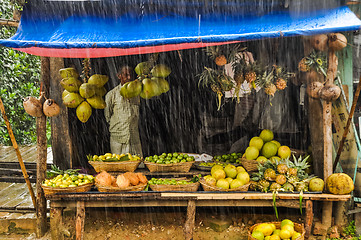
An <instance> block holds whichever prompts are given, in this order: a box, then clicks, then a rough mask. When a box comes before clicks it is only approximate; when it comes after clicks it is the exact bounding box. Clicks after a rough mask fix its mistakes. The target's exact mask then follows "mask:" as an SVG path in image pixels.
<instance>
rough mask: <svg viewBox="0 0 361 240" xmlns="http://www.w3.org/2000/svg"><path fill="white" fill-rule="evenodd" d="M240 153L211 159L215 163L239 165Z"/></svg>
mask: <svg viewBox="0 0 361 240" xmlns="http://www.w3.org/2000/svg"><path fill="white" fill-rule="evenodd" d="M241 157H242V153H230V154H223V155H216V156H214V157H213V160H214V161H216V162H225V163H241V160H240V159H241Z"/></svg>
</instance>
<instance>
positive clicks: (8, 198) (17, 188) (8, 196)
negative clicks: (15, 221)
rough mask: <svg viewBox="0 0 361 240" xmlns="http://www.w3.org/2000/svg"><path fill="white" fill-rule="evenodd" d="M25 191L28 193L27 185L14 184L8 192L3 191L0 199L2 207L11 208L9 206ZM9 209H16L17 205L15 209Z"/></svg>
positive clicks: (0, 193)
mask: <svg viewBox="0 0 361 240" xmlns="http://www.w3.org/2000/svg"><path fill="white" fill-rule="evenodd" d="M25 191H27V186H26V184H13V185H11V188H8V190H6V189H4V190H2V191H1V192H0V196H2V198H1V199H0V207H1V206H9V204H10V203H11V202H13V201H14V199H16V198H18V196H19V195H21V194H23V193H24V192H25ZM7 208H13V209H15V205H14V206H13V207H7Z"/></svg>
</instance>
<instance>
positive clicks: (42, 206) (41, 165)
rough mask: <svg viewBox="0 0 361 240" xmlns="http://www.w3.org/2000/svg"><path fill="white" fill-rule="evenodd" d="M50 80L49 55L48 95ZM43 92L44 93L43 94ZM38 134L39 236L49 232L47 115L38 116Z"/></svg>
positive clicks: (44, 80) (45, 63) (44, 77)
mask: <svg viewBox="0 0 361 240" xmlns="http://www.w3.org/2000/svg"><path fill="white" fill-rule="evenodd" d="M49 81H50V61H49V58H48V57H41V85H42V87H43V88H42V91H43V93H44V94H45V96H46V97H49V95H48V94H47V92H48V88H49ZM43 93H42V94H43ZM45 96H43V95H42V98H41V99H40V101H41V103H44V101H45ZM36 136H37V168H36V170H37V171H36V175H37V178H36V236H37V237H38V238H40V237H42V236H44V235H45V233H46V232H47V223H46V199H45V196H44V191H43V189H42V187H41V184H42V182H43V181H44V180H45V177H46V161H47V137H46V116H45V115H43V116H41V117H37V118H36Z"/></svg>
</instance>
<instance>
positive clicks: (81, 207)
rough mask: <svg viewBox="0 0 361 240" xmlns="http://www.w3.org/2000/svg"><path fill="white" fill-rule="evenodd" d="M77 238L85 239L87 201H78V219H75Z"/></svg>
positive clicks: (79, 239) (77, 239)
mask: <svg viewBox="0 0 361 240" xmlns="http://www.w3.org/2000/svg"><path fill="white" fill-rule="evenodd" d="M75 221H76V222H75V232H76V240H83V234H84V222H85V203H84V202H83V201H78V202H76V220H75Z"/></svg>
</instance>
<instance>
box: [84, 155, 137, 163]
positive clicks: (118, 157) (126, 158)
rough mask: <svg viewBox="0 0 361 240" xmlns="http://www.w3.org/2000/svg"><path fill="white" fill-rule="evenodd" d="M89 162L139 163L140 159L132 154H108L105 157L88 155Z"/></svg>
mask: <svg viewBox="0 0 361 240" xmlns="http://www.w3.org/2000/svg"><path fill="white" fill-rule="evenodd" d="M87 158H88V161H98V162H122V161H139V160H140V157H139V156H137V155H132V154H130V153H126V154H124V153H122V154H115V153H106V154H104V155H99V156H98V155H93V156H92V155H88V156H87Z"/></svg>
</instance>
